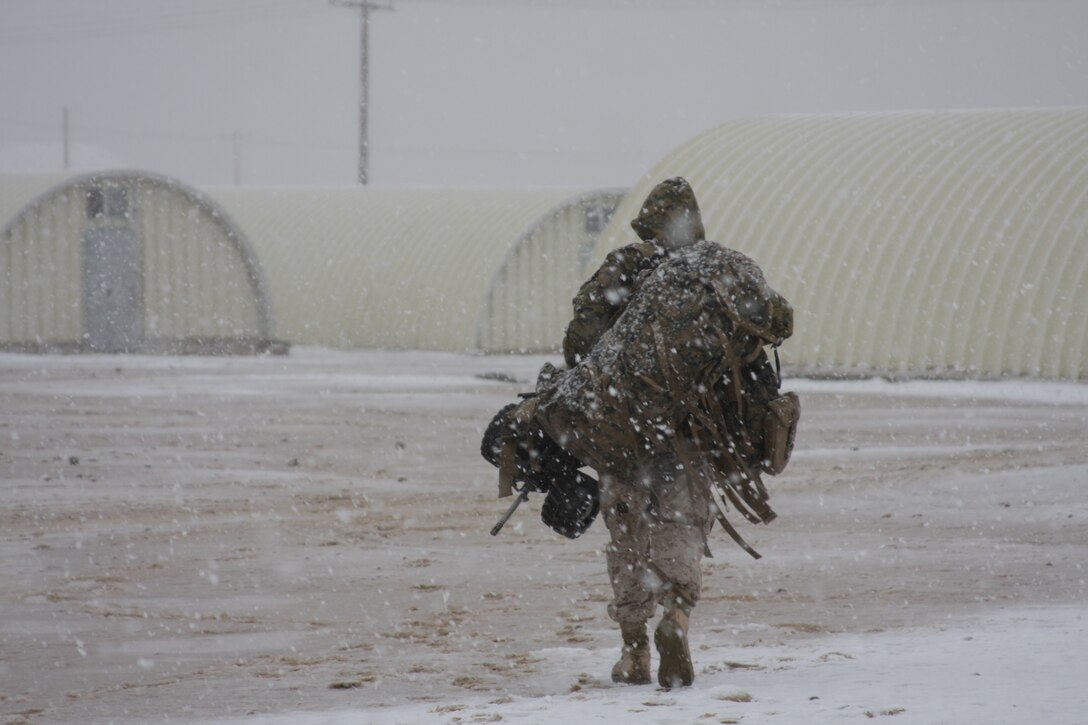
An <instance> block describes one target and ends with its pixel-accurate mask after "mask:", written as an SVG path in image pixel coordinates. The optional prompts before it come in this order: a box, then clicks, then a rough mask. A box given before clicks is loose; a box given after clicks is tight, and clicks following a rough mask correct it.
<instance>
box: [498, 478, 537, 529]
mask: <svg viewBox="0 0 1088 725" xmlns="http://www.w3.org/2000/svg"><path fill="white" fill-rule="evenodd" d="M528 500H529V487H528V486H524V487H523V488H522V489H521V492H520V493H519V494H518V497H517V498H516V499H514V503H512V504H510V508H508V509H506V513H505V514H503V515H502V518H501V519H499V522H498V523H497V524H495V525H494V526H492V527H491V535H492V536H498V535H499V532H500V531H502V527H503V526H505V525H506V522H507V521H509V520H510V517H511V516H513V515H514V512H515V511H517V510H518V506H521V505H522V504H523V503H525V502H526V501H528Z"/></svg>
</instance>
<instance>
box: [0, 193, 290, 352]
mask: <svg viewBox="0 0 1088 725" xmlns="http://www.w3.org/2000/svg"><path fill="white" fill-rule="evenodd" d="M54 181H55V179H51V180H50V183H53V182H54ZM3 182H4V183H3V188H4V189H5V192H4V194H3V197H4V203H3V206H4V208H5V209H8V210H10V208H11V207H12V206H13V205H14V203H16V202H17V201H18V200H20V197H21V196H23V190H33V189H35V187H37V186H40V182H39V181H37V180H34V179H30V180H28V181H26V182H20V181H19V180H13V179H11V178H10V177H7V178H5V179H4V180H3ZM103 185H110V186H113V187H117V188H123V189H124V190H125V191H126V193H127V194H128V198H129V199H130V200H131V202H130V205H131V208H130V212H129V214H128V216H127V218H125V219H123V220H113V221H108V220H107V221H94V222H92V221H89V220H88V218H87V209H86V205H87V196H86V195H87V192H88V190H89V189H91V188H100V187H102V186H103ZM12 189H14V191H12ZM38 193H39V195H38V196H37V197H34V198H32V200H30V201H29V203H24V205H23V206H22V208H21V212H19V213H17V214H16V216H15V218H14V219H11V220H7V219H5V220H4V221H5V222H7V224H6V226H5V227H4V229H3V232H2V235H0V345H3V346H5V347H9V348H16V349H18V348H24V349H50V348H62V349H79V348H81V347H83V346H84V343H85V340H84V289H83V287H84V283H83V274H84V272H83V270H84V266H85V265H84V259H83V252H84V234H85V232H86V230H87V229H88V228H89V227H90V226H92V225H98V226H102V225H116V226H119V227H125V228H129V229H132V230H133V232H134V233H135V235H136V238H137V239H138V240H139V247H140V260H139V263H140V267H139V269H140V270H141V273H142V279H141V285H140V287H141V290H142V299H141V303H142V307H141V314H142V315H143V320H142V322H143V331H144V338H145V339H144V340H142V341H141V342H140V343H139V345H137V349H146V350H148V351H155V350H173V349H179V346H178V345H176V344H174V343H175V342H177V341H186V344H185V349H186V350H198V349H199V348H200V345H201V341H206V342H210V341H216V345H219V346H220V348H221V349H220V350H216V351H225V350H226V348H229V340H231V339H234V340H247V341H253V342H258V341H268V340H270V338H271V336H272V331H271V326H272V321H271V312H270V309H269V306H268V300H267V298H266V295H265V293H264V290H263V281H262V280H261V275H260V271H259V268H258V266H257V263H256V260H255V259H253V257H252V255H251V252H250V250H249V248H248V245H247V243H246V242H245V239H244V237H241V236H240V233H239V232H238V231H237V229H235V228H234V227H233V226H232V224H231V223H230V221H229V219H227V218H226V217H225V216H224V215H223V214H222V213H221V212H220V211H219V210H218V208H217V207H216V206H215V205H214V204H211V203H209V202H208V201H207V200H205V199H203V198H202V197H201V196H200V195H199V194H198V193H197V192H195V191H193V190H190V189H188V188H186V187H183V186H182V185H180V184H178V183H177V182H175V181H173V180H170V179H166V178H164V177H158V176H155V175H150V174H146V173H144V172H103V173H98V174H91V175H87V176H81V177H76V178H72V179H68V180H66V181H64V182H61V183H60V184H59V185H55V186H53V187H52V188H51V189H48V190H46V191H44V192H41V191H40V190H38ZM247 344H248V343H247ZM224 345H225V346H226V347H223V346H224Z"/></svg>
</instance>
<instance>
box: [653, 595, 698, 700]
mask: <svg viewBox="0 0 1088 725" xmlns="http://www.w3.org/2000/svg"><path fill="white" fill-rule="evenodd" d="M693 606H694V605H693V604H692V601H691V598H690V597H689V596H687V594H686V593H685V592H680V591H676V590H674V591H673V593H671V594H670V595H669V598H668V601H667V602H666V604H665V614H664V615H663V616H662V617H661V621H660V622H658V624H657V629H655V630H654V646H656V647H657V654H658V656H659V657H660V659H661V662H660V664H659V665H658V669H657V683H658V684H659V685H661V686H662V687H665V688H673V687H687V686H688V685H690V684H691V683H692V682H694V681H695V668H694V666H693V665H692V664H691V649H690V648H689V647H688V620H689V619H690V617H691V609H692V607H693Z"/></svg>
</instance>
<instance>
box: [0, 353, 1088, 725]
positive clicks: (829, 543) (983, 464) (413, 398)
mask: <svg viewBox="0 0 1088 725" xmlns="http://www.w3.org/2000/svg"><path fill="white" fill-rule="evenodd" d="M543 359H544V358H540V357H531V358H515V357H469V356H454V355H442V354H419V353H373V352H371V353H339V352H328V351H317V350H305V349H303V350H294V351H292V354H291V355H290V356H289V357H285V358H259V359H253V358H230V359H206V358H142V357H110V356H86V357H82V356H81V357H76V356H70V357H58V356H54V357H31V356H16V355H0V577H2V584H0V720H2V721H3V722H6V723H23V722H28V723H46V722H81V723H99V722H102V723H105V722H118V723H143V722H162V721H168V722H181V723H207V722H213V723H219V724H220V725H223V724H225V723H250V722H260V723H274V724H276V725H287V724H288V723H301V724H302V725H318V724H328V725H357V724H358V725H362V724H366V723H398V724H400V723H474V722H512V723H564V724H565V725H569V724H570V723H573V722H651V723H692V722H708V723H744V725H752V724H757V723H839V722H865V721H868V720H870V719H877V718H879V719H880V721H886V722H888V723H889V724H890V725H891V724H895V725H899V724H904V723H926V724H929V723H944V722H948V723H957V724H962V723H987V724H989V723H1068V724H1070V725H1072V724H1074V723H1084V722H1088V688H1086V686H1085V683H1088V608H1086V604H1088V584H1086V580H1088V495H1086V494H1088V445H1086V440H1088V385H1078V384H1046V383H1022V382H1010V383H970V382H954V383H938V382H917V383H886V382H882V381H857V382H830V381H827V382H820V381H809V380H792V381H788V384H787V388H790V389H794V390H797V391H798V392H799V393H800V394H801V397H802V407H803V418H802V427H801V432H800V436H799V442H798V450H797V452H796V453H795V455H794V460H793V462H792V464H791V467H790V469H789V470H788V471H787V472H786V474H784V475H782V476H780V477H778V478H776V479H772V480H771V481H770V484H771V488H772V503H773V504H774V506H775V509H776V510H777V511H778V512H779V518H778V520H777V521H775V522H774V523H773V524H772V525H771V526H769V527H758V528H757V527H753V526H750V525H747V524H745V523H744V522H741V521H738V522H737V524H738V526H739V528H741V530H742V533H744V535H745V536H746V538H748V540H749V541H750V542H751V543H752V544H753V545H754V546H755V547H756V548H757V549H759V550H760V551H761V552H762V553H763V555H764V558H763V559H762V560H760V561H753V560H751V559H749V558H748V557H747V555H745V554H744V553H743V552H742V551H741V550H740V549H738V548H737V547H735V546H734V545H733V544H732V543H731V542H730V540H729V539H728V538H727V537H725V536H724V535H723V534H721V533H720V532H719V533H717V534H716V535H715V536H714V537H713V539H712V542H711V544H712V547H713V549H714V554H715V558H713V559H710V560H707V561H706V564H705V573H706V575H707V576H706V581H705V592H704V599H703V601H702V602H701V603H700V605H699V607H698V608H697V609H696V612H695V616H694V617H693V635H692V642H693V650H694V652H693V653H694V656H695V659H696V672H697V679H696V683H695V685H694V687H692V688H690V689H687V690H683V691H665V690H660V689H659V688H657V687H655V686H644V687H617V686H613V684H612V683H611V682H610V681H609V680H608V673H609V669H610V667H611V664H612V662H613V660H614V658H615V655H616V653H617V649H618V635H617V633H616V631H615V628H614V625H613V624H612V623H611V622H610V621H609V620H608V619H607V616H606V615H605V612H604V608H605V603H606V602H607V599H608V585H607V581H606V578H605V573H604V559H603V555H602V547H603V545H604V542H605V530H604V526H603V525H602V523H601V522H600V521H598V522H597V523H596V524H595V525H594V526H593V528H592V529H590V531H589V533H587V534H586V535H585V536H584V537H582V538H581V539H579V540H578V541H575V542H570V541H566V540H564V539H561V538H560V537H558V536H556V535H554V534H552V533H551V532H550V531H549V530H548V529H546V528H544V526H543V525H542V524H540V523H539V520H538V518H537V511H538V506H539V501H538V500H534V501H533V502H532V503H531V505H530V506H526V507H523V510H522V511H520V512H519V513H518V515H517V517H516V518H515V520H514V521H512V522H511V524H510V525H508V527H507V529H506V530H504V531H503V532H502V534H501V535H500V536H499V537H497V538H492V537H491V536H489V535H488V530H489V529H490V527H491V525H492V523H493V522H494V520H495V519H496V518H497V517H498V516H499V515H500V514H501V513H502V511H503V510H504V509H505V507H506V502H500V501H498V500H496V498H495V472H494V469H491V468H490V467H488V466H487V464H486V463H484V462H483V461H482V459H480V458H479V455H478V452H477V451H478V440H479V435H480V432H481V430H482V427H483V426H484V425H485V424H486V422H487V421H488V419H489V418H490V416H491V415H492V414H493V413H494V412H495V411H496V410H497V409H498V408H499V407H501V406H502V405H503V404H504V403H506V402H508V401H510V400H512V399H513V397H514V394H515V393H516V392H517V391H519V390H522V389H525V388H526V385H525V384H524V383H522V384H511V383H506V382H500V381H495V380H486V379H482V378H480V377H477V375H478V374H480V373H488V372H502V373H507V374H512V375H514V376H516V377H517V378H519V379H521V380H528V379H529V378H530V377H532V376H533V374H534V372H535V370H536V368H537V367H538V366H539V364H540V363H541V362H542V360H543Z"/></svg>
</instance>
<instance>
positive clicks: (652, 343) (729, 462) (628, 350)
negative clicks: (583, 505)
mask: <svg viewBox="0 0 1088 725" xmlns="http://www.w3.org/2000/svg"><path fill="white" fill-rule="evenodd" d="M792 324H793V311H792V308H791V307H790V305H789V303H787V302H786V300H785V299H784V298H783V297H782V296H781V295H779V294H778V293H777V292H775V291H774V290H773V289H771V287H770V286H769V285H768V284H767V282H766V280H765V279H764V277H763V273H762V271H761V270H760V269H759V267H758V266H757V265H756V264H755V262H753V261H752V260H751V259H750V258H749V257H747V256H745V255H744V254H741V253H739V252H736V251H733V250H729V249H726V248H724V247H722V246H720V245H718V244H716V243H714V242H709V241H701V242H699V243H697V244H694V245H692V246H690V247H687V248H685V249H683V250H680V251H678V252H676V253H674V254H673V255H671V256H670V257H669V258H668V259H667V260H666V261H664V262H662V263H661V264H659V265H658V266H656V267H655V268H654V269H653V270H651V271H650V272H648V273H647V274H646V277H645V278H644V279H642V280H640V283H639V285H638V289H637V292H636V293H635V294H634V295H633V296H632V298H631V299H630V302H629V304H628V305H627V307H626V309H624V311H623V313H622V314H621V315H620V316H619V318H617V319H616V321H615V323H614V324H613V325H612V327H611V328H610V329H609V330H608V331H607V332H605V333H604V334H603V335H602V336H601V338H600V339H599V340H598V341H597V343H596V345H594V347H593V349H592V350H591V351H590V353H589V354H588V355H587V356H586V357H585V358H584V359H583V360H582V361H581V362H580V363H579V364H578V365H576V366H575V367H573V368H571V369H570V370H566V371H560V372H555V371H548V373H549V374H548V375H546V376H542V379H541V380H540V381H538V386H537V398H536V399H535V400H534V403H533V408H534V410H533V415H532V417H533V422H534V423H536V424H539V426H540V427H541V428H542V429H543V431H544V432H545V433H546V434H547V436H548V437H549V438H551V439H553V440H554V441H556V442H557V443H558V444H559V445H560V446H561V447H562V448H563V449H564V450H565V451H567V452H568V453H570V454H571V455H573V456H574V457H575V458H577V459H578V460H580V461H582V463H584V464H586V465H589V466H592V467H593V468H596V469H597V470H598V471H608V472H610V473H613V474H616V475H619V476H623V477H633V476H637V475H638V473H639V471H641V470H649V469H650V468H651V465H650V464H651V462H652V460H653V459H654V458H655V457H657V456H659V455H661V454H663V453H670V454H675V455H678V456H680V458H681V460H683V461H684V462H685V464H686V465H688V466H691V467H693V468H694V469H696V470H697V471H698V472H699V473H700V475H707V476H709V477H711V478H713V480H714V481H715V482H716V483H717V484H719V488H723V489H724V492H723V493H724V494H725V495H728V496H729V498H730V501H731V502H732V503H733V504H734V506H735V507H737V508H738V509H739V510H741V511H742V513H744V515H745V516H747V517H748V518H750V519H752V520H754V521H764V522H766V521H769V520H771V519H772V518H774V512H773V511H771V509H770V507H769V505H768V504H767V492H766V489H765V488H764V486H763V484H762V482H761V480H760V475H759V474H760V472H761V471H762V472H765V473H771V474H774V473H778V472H779V471H781V470H782V468H784V466H785V465H786V463H787V462H788V460H789V455H790V451H791V450H792V447H793V439H794V435H795V432H796V425H797V418H798V415H799V405H798V400H797V396H796V395H794V394H792V393H788V394H786V395H779V393H778V387H779V383H778V376H777V374H776V372H775V370H774V369H772V368H771V366H770V364H769V363H768V359H767V355H766V352H765V351H764V347H765V346H767V345H772V346H777V345H779V344H780V343H781V342H782V341H783V340H784V339H785V338H787V337H789V336H790V334H791V333H792Z"/></svg>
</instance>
